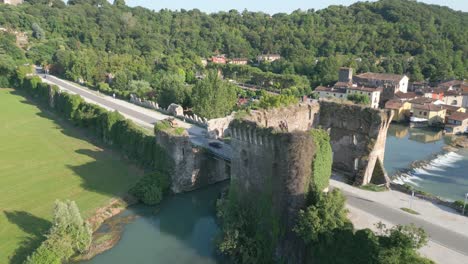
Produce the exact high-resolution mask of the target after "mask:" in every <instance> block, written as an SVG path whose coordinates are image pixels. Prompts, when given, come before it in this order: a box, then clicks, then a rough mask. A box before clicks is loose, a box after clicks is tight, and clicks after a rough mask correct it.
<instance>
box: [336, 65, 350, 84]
mask: <svg viewBox="0 0 468 264" xmlns="http://www.w3.org/2000/svg"><path fill="white" fill-rule="evenodd" d="M338 81H339V82H345V83H348V82H352V81H353V68H340V71H339V75H338Z"/></svg>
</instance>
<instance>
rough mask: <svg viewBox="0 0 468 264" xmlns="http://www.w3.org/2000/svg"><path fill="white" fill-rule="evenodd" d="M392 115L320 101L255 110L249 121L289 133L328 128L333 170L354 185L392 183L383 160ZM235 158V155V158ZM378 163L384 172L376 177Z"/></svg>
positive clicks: (247, 118)
mask: <svg viewBox="0 0 468 264" xmlns="http://www.w3.org/2000/svg"><path fill="white" fill-rule="evenodd" d="M392 115H393V113H391V112H389V111H384V110H378V109H372V108H369V107H363V106H359V105H354V104H340V103H336V102H328V101H320V103H318V102H312V103H310V104H299V105H296V106H291V107H287V108H279V109H272V110H259V111H252V112H251V115H250V116H247V117H246V118H245V120H248V121H251V122H254V123H256V124H257V125H258V126H259V127H271V128H275V129H279V130H281V131H289V132H292V131H307V130H309V129H311V128H322V129H325V130H327V131H328V132H329V134H330V139H331V145H332V149H333V169H334V170H336V171H339V172H341V173H343V174H345V175H346V176H348V177H349V178H350V179H351V180H352V181H353V182H354V184H356V185H365V184H368V183H370V182H373V183H376V184H388V183H389V179H388V176H387V175H386V173H385V170H384V168H383V161H384V154H385V141H386V138H387V130H388V127H389V125H390V122H391V119H392ZM253 148H254V147H253ZM233 155H235V153H233ZM235 159H236V157H235V156H233V158H232V160H233V161H234V160H235ZM376 164H377V165H378V166H379V167H380V168H379V170H380V171H383V172H382V173H377V175H375V177H373V175H374V169H375V166H376ZM233 167H234V166H233Z"/></svg>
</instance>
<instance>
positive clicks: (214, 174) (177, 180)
mask: <svg viewBox="0 0 468 264" xmlns="http://www.w3.org/2000/svg"><path fill="white" fill-rule="evenodd" d="M155 136H156V144H159V145H160V146H161V147H162V148H164V149H165V150H166V153H167V154H168V155H169V156H170V158H171V159H172V161H173V165H174V167H173V171H172V173H171V190H172V191H173V192H174V193H181V192H187V191H192V190H195V189H197V188H200V187H203V186H206V185H209V184H213V183H217V182H221V181H224V180H228V179H229V178H230V172H231V167H230V163H229V162H227V161H225V160H222V159H219V158H216V157H213V156H212V155H211V154H209V153H206V152H205V150H204V149H202V148H198V147H194V146H193V144H192V143H191V142H190V138H189V137H188V135H182V136H178V135H172V134H169V133H167V132H163V131H158V132H157V133H156V135H155Z"/></svg>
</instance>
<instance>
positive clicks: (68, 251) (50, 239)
mask: <svg viewBox="0 0 468 264" xmlns="http://www.w3.org/2000/svg"><path fill="white" fill-rule="evenodd" d="M46 236H47V239H46V240H45V241H44V242H42V244H41V246H39V248H37V249H36V250H35V251H34V253H33V254H32V255H31V256H30V257H28V259H27V260H26V261H25V264H61V263H63V262H64V261H67V260H68V259H69V258H70V257H72V256H73V255H74V254H77V253H83V252H85V251H86V250H87V249H88V248H89V246H90V244H91V240H92V231H91V227H90V226H89V224H88V223H87V222H85V221H83V219H82V218H81V214H80V211H79V209H78V206H77V205H76V203H75V202H73V201H68V200H67V201H65V202H61V201H56V202H55V207H54V219H53V222H52V227H51V229H50V230H49V232H48V234H47V235H46Z"/></svg>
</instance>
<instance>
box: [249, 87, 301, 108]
mask: <svg viewBox="0 0 468 264" xmlns="http://www.w3.org/2000/svg"><path fill="white" fill-rule="evenodd" d="M297 103H299V100H298V99H297V98H296V97H295V96H292V95H285V94H280V95H274V94H269V93H267V92H265V91H262V93H261V98H260V101H259V102H258V107H260V108H263V109H270V108H279V107H285V106H289V105H293V104H297Z"/></svg>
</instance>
